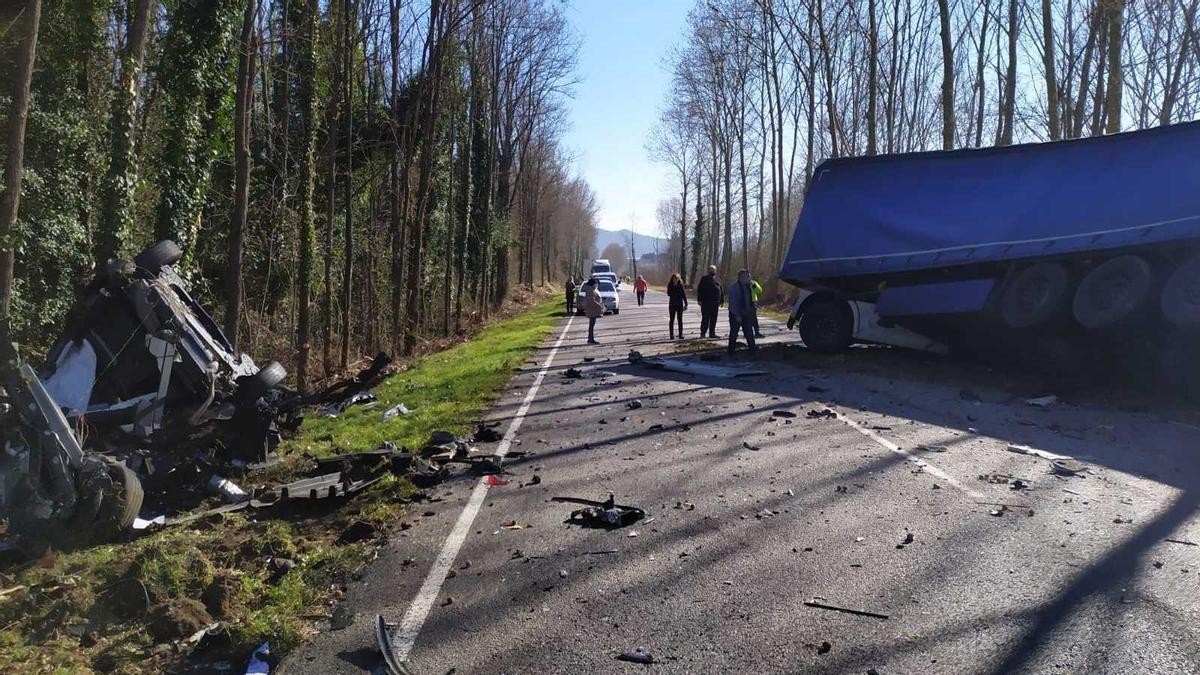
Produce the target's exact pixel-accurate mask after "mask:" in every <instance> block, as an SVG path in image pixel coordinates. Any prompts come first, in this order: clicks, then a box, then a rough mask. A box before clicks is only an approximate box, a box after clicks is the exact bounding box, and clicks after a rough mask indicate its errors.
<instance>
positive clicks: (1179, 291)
mask: <svg viewBox="0 0 1200 675" xmlns="http://www.w3.org/2000/svg"><path fill="white" fill-rule="evenodd" d="M1161 306H1162V313H1163V316H1165V317H1166V318H1167V321H1170V322H1171V323H1172V324H1174V325H1176V326H1179V327H1181V328H1194V327H1196V326H1200V255H1195V256H1192V257H1191V258H1190V259H1188V261H1187V262H1185V263H1183V264H1182V265H1180V266H1179V267H1176V268H1175V271H1174V272H1171V276H1170V277H1168V278H1167V283H1166V284H1165V285H1163V290H1162V300H1161Z"/></svg>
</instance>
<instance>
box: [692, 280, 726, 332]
mask: <svg viewBox="0 0 1200 675" xmlns="http://www.w3.org/2000/svg"><path fill="white" fill-rule="evenodd" d="M696 301H697V302H699V303H700V337H710V338H715V337H718V336H717V309H718V308H720V307H721V303H722V302H724V301H725V292H724V289H722V288H721V282H720V281H717V266H716V265H709V266H708V274H705V275H704V276H703V277H702V278H701V279H700V283H698V284H696Z"/></svg>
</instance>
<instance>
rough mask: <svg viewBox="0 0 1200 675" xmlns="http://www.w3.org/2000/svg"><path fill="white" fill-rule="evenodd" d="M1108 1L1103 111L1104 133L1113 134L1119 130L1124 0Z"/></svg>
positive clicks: (1122, 72)
mask: <svg viewBox="0 0 1200 675" xmlns="http://www.w3.org/2000/svg"><path fill="white" fill-rule="evenodd" d="M1106 2H1107V3H1108V11H1109V15H1108V85H1107V88H1108V92H1107V95H1106V96H1105V99H1104V113H1105V117H1106V118H1107V122H1106V124H1105V127H1104V133H1106V134H1115V133H1119V132H1120V131H1121V92H1122V89H1123V87H1122V81H1123V79H1124V78H1123V75H1124V71H1122V69H1121V45H1122V44H1123V43H1124V42H1125V41H1124V40H1123V39H1122V25H1123V23H1122V18H1123V16H1124V14H1125V0H1106Z"/></svg>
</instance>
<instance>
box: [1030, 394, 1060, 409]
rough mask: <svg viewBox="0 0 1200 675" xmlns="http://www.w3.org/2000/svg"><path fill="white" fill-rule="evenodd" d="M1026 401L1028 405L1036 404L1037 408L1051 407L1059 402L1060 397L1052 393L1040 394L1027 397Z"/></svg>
mask: <svg viewBox="0 0 1200 675" xmlns="http://www.w3.org/2000/svg"><path fill="white" fill-rule="evenodd" d="M1025 403H1026V404H1027V405H1031V406H1034V407H1035V408H1049V407H1050V406H1052V405H1054V404H1055V403H1058V397H1057V396H1055V395H1054V394H1050V395H1049V396H1038V397H1036V398H1027V399H1025Z"/></svg>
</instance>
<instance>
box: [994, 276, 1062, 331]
mask: <svg viewBox="0 0 1200 675" xmlns="http://www.w3.org/2000/svg"><path fill="white" fill-rule="evenodd" d="M1068 280H1069V275H1068V274H1067V268H1065V267H1063V266H1062V265H1060V264H1058V263H1050V262H1042V263H1037V264H1035V265H1030V266H1029V267H1026V268H1024V269H1022V270H1021V271H1020V272H1017V273H1016V274H1015V275H1013V277H1012V279H1011V280H1010V281H1009V283H1008V286H1006V287H1005V288H1004V293H1003V295H1002V296H1001V298H1000V319H1001V321H1003V322H1004V325H1005V326H1008V327H1009V328H1032V327H1034V326H1037V325H1040V324H1043V323H1045V322H1046V321H1048V320H1049V319H1050V318H1052V317H1053V316H1054V315H1055V314H1057V313H1058V310H1059V308H1060V307H1061V306H1062V303H1063V300H1064V299H1066V297H1067V283H1068Z"/></svg>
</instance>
